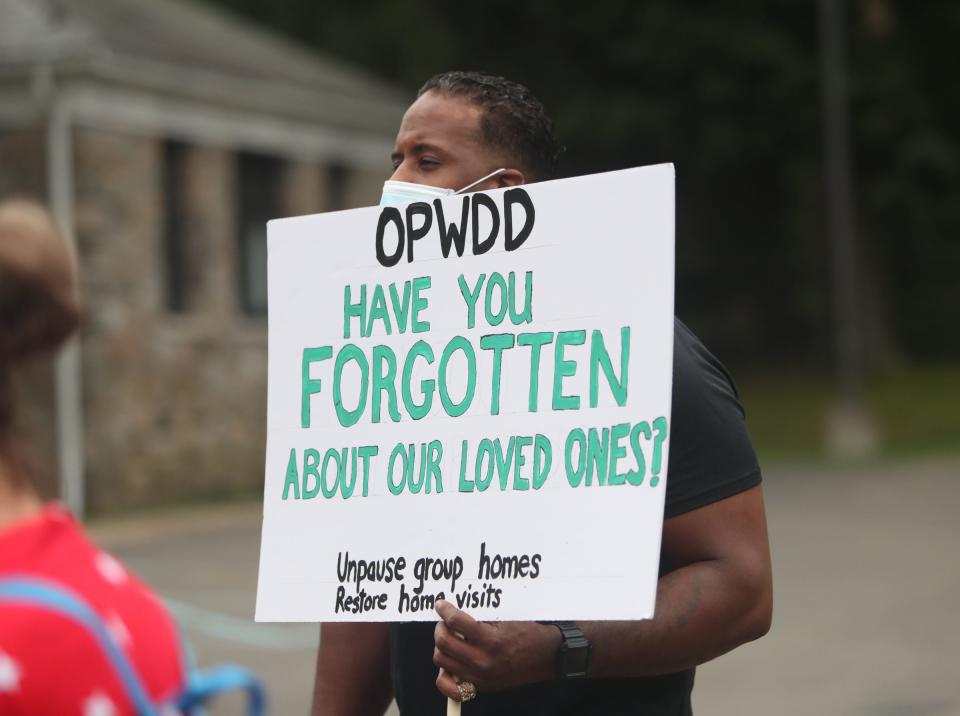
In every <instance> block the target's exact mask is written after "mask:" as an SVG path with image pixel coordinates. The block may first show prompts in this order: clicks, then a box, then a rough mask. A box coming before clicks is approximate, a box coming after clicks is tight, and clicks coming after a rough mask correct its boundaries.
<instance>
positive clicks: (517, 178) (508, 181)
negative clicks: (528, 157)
mask: <svg viewBox="0 0 960 716" xmlns="http://www.w3.org/2000/svg"><path fill="white" fill-rule="evenodd" d="M494 179H496V181H497V189H503V188H504V187H508V186H519V185H520V184H526V183H527V178H526V177H525V176H524V175H523V172H522V171H520V170H519V169H505V170H504V171H502V172H500V173H499V174H497V176H495V177H494Z"/></svg>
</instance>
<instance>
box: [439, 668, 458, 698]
mask: <svg viewBox="0 0 960 716" xmlns="http://www.w3.org/2000/svg"><path fill="white" fill-rule="evenodd" d="M437 689H438V690H439V691H440V693H441V694H443V695H444V696H446V697H447V698H448V699H453V700H454V701H459V700H460V689H458V688H457V682H456V681H455V680H454V678H453V676H451V675H450V674H449V673H448V672H447V671H445V670H444V669H440V674H439V675H438V676H437Z"/></svg>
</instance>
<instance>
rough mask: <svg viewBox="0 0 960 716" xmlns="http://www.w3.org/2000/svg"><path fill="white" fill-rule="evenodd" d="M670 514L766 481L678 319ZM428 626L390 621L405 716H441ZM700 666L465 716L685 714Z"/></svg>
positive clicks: (503, 697)
mask: <svg viewBox="0 0 960 716" xmlns="http://www.w3.org/2000/svg"><path fill="white" fill-rule="evenodd" d="M671 431H672V433H671V437H670V461H669V473H668V475H667V495H666V505H665V507H664V517H665V518H670V517H675V516H677V515H680V514H683V513H685V512H690V511H691V510H695V509H697V508H698V507H703V506H705V505H709V504H711V503H713V502H717V501H719V500H723V499H725V498H727V497H732V496H733V495H735V494H737V493H739V492H742V491H744V490H747V489H749V488H751V487H754V486H755V485H758V484H759V483H760V467H759V465H758V464H757V458H756V454H755V453H754V451H753V446H752V445H751V443H750V437H749V436H748V435H747V429H746V425H745V424H744V413H743V408H742V407H741V405H740V401H739V399H738V396H737V391H736V388H734V386H733V381H732V380H731V379H730V375H729V374H728V373H727V371H726V369H725V368H724V367H723V365H721V363H720V361H718V360H717V359H716V358H715V357H714V356H713V355H712V354H711V353H710V352H709V351H708V350H707V349H706V348H705V347H704V345H703V343H701V342H700V340H699V339H698V338H697V337H696V336H695V335H694V334H693V333H692V332H691V331H690V329H689V328H687V327H686V326H685V325H683V324H682V323H681V322H680V321H679V320H675V321H674V341H673V408H672V411H671ZM433 629H434V625H433V624H431V623H423V622H414V623H407V624H393V625H391V627H390V656H391V665H392V671H393V684H394V690H395V693H396V697H397V703H398V704H399V706H400V712H401V713H402V714H403V716H433V715H434V714H436V716H442V715H443V714H445V713H446V699H445V698H444V697H443V696H442V695H441V694H440V692H438V691H437V688H436V685H435V680H436V677H437V669H436V667H434V665H433ZM693 676H694V670H693V669H690V670H688V671H681V672H677V673H675V674H666V675H663V676H657V677H652V678H644V679H585V680H583V681H552V682H545V683H540V684H533V685H530V686H524V687H521V688H516V689H509V690H507V691H499V692H481V693H480V694H479V696H478V697H477V699H476V700H475V701H471V702H470V703H467V704H464V705H463V714H464V716H480V715H481V714H482V715H483V716H494V715H495V716H511V715H512V714H518V715H519V714H523V716H533V715H534V714H543V715H544V716H554V715H555V714H560V715H566V714H569V715H570V716H573V715H574V714H591V715H593V714H597V715H601V714H602V715H603V716H621V715H623V716H626V715H627V714H631V715H634V714H635V715H638V716H687V715H688V714H691V713H692V709H691V706H690V693H691V691H692V690H693Z"/></svg>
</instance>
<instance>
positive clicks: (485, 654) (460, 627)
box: [433, 600, 560, 701]
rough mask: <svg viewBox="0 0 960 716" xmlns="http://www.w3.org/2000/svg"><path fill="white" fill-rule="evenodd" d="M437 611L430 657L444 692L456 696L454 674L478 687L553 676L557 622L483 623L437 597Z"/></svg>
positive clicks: (491, 687)
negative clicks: (437, 617) (433, 643)
mask: <svg viewBox="0 0 960 716" xmlns="http://www.w3.org/2000/svg"><path fill="white" fill-rule="evenodd" d="M437 613H438V614H439V615H440V618H441V619H443V621H442V622H439V623H438V624H437V628H436V629H435V630H434V633H433V638H434V642H435V644H436V648H435V649H434V650H433V663H434V664H436V665H437V666H439V667H440V668H441V671H440V675H439V676H438V677H437V688H438V689H440V691H441V692H442V693H443V694H444V695H445V696H447V697H449V698H451V699H454V700H456V701H459V700H460V692H459V691H458V689H457V682H456V681H455V680H454V676H456V677H457V678H459V679H460V680H461V681H469V682H471V683H472V684H473V685H474V686H476V687H477V690H478V691H481V692H482V691H497V690H499V689H508V688H510V687H512V686H520V685H521V684H532V683H534V682H536V681H546V680H548V679H552V678H554V676H555V673H556V662H555V661H554V659H553V658H552V655H555V654H556V653H557V649H558V648H559V647H560V632H559V631H558V630H557V629H556V627H552V626H548V625H544V624H537V623H536V622H492V623H481V622H478V621H476V620H475V619H474V618H473V617H471V616H470V615H469V614H467V613H466V612H464V611H461V610H459V609H457V608H456V607H455V606H453V605H452V604H451V603H450V602H446V601H443V600H441V601H438V602H437ZM458 635H459V636H458ZM461 637H462V638H461Z"/></svg>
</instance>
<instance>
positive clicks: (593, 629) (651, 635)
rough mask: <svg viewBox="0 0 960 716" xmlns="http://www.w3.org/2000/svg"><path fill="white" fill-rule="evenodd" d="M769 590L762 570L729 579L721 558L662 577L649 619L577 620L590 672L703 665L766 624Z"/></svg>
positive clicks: (624, 673)
mask: <svg viewBox="0 0 960 716" xmlns="http://www.w3.org/2000/svg"><path fill="white" fill-rule="evenodd" d="M771 592H772V590H771V589H770V588H769V581H768V580H766V579H765V578H764V576H763V575H757V576H756V577H755V578H751V577H743V576H741V577H740V578H739V580H738V581H732V578H731V576H730V574H729V571H728V570H726V569H725V568H724V564H723V562H721V561H707V562H696V563H694V564H691V565H688V566H686V567H682V568H680V569H678V570H676V571H674V572H671V573H670V574H667V575H665V576H664V577H662V578H661V579H660V581H659V583H658V586H657V608H656V614H655V616H654V618H653V619H649V620H644V621H630V622H622V621H621V622H582V623H580V628H581V629H582V630H583V632H584V635H585V636H586V637H587V638H588V639H590V641H591V642H592V643H593V658H592V666H591V675H592V676H595V677H636V676H653V675H656V674H663V673H669V672H673V671H680V670H682V669H688V668H690V667H693V666H697V665H698V664H702V663H704V662H706V661H709V660H710V659H713V658H715V657H717V656H720V655H721V654H724V653H726V652H728V651H730V650H731V649H734V648H735V647H737V646H739V645H740V644H743V643H745V642H748V641H752V640H754V639H758V638H760V637H761V636H763V635H764V634H765V633H766V632H767V630H768V629H769V628H770V613H771V601H772V595H771Z"/></svg>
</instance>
